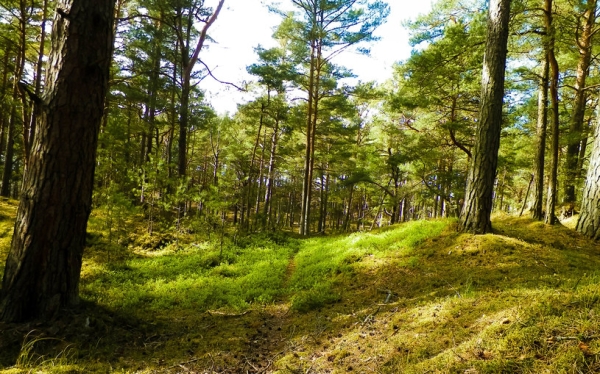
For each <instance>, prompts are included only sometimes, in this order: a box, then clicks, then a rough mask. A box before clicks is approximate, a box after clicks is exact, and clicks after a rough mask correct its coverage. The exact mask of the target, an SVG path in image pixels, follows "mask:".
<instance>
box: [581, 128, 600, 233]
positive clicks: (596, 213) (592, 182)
mask: <svg viewBox="0 0 600 374" xmlns="http://www.w3.org/2000/svg"><path fill="white" fill-rule="evenodd" d="M595 133H596V134H595V135H596V136H595V137H594V143H593V146H592V155H591V158H590V165H589V167H588V172H587V178H586V181H585V186H584V188H583V198H582V200H581V214H580V215H579V220H578V221H577V227H576V230H577V231H579V232H580V233H582V234H583V235H585V236H587V237H589V238H592V239H595V240H598V239H600V126H598V124H596V126H595Z"/></svg>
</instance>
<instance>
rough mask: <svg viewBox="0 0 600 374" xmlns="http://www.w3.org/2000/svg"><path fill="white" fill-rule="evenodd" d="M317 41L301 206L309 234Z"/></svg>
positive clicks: (312, 62) (303, 227) (312, 63)
mask: <svg viewBox="0 0 600 374" xmlns="http://www.w3.org/2000/svg"><path fill="white" fill-rule="evenodd" d="M316 48H317V46H316V41H315V40H313V41H312V42H311V53H310V71H309V77H308V107H307V109H308V112H307V115H306V148H305V155H304V178H303V180H302V204H301V207H300V235H308V234H309V232H308V231H307V228H308V225H307V221H309V212H310V193H311V190H312V188H311V187H312V186H311V185H312V179H311V174H312V170H310V165H311V155H312V148H311V147H312V139H313V138H314V137H313V136H312V132H313V121H312V118H313V116H314V113H313V102H314V101H315V85H316V83H315V79H316V78H315V76H316V74H317V72H316V70H317V69H316V64H317V61H316V60H317V59H316V56H315V54H316Z"/></svg>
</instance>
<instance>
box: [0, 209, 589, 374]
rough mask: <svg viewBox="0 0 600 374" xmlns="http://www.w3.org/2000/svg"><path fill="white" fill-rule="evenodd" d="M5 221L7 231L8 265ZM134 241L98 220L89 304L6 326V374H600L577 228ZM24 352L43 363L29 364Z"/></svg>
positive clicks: (524, 222) (426, 224)
mask: <svg viewBox="0 0 600 374" xmlns="http://www.w3.org/2000/svg"><path fill="white" fill-rule="evenodd" d="M4 204H5V205H6V203H4ZM0 208H2V212H3V213H5V212H8V211H10V212H11V214H14V209H13V208H10V209H8V208H6V207H5V206H4V205H3V206H2V207H0ZM9 215H10V214H4V215H3V216H2V217H0V254H1V255H2V256H3V257H2V260H3V258H4V256H5V255H6V252H5V249H6V245H7V243H8V242H7V239H6V238H7V237H8V234H7V232H4V231H6V230H4V229H2V227H4V226H7V227H9V226H11V224H10V219H7V218H6V216H9ZM129 225H131V226H132V228H130V230H127V231H128V232H132V233H134V234H131V235H129V238H128V239H127V240H125V241H122V243H128V244H129V248H130V249H125V248H124V247H123V246H121V245H118V244H117V243H113V244H107V239H106V237H107V235H106V230H104V229H103V228H102V227H103V226H102V219H101V216H96V217H95V218H94V219H93V220H92V222H91V226H90V228H91V231H92V232H93V235H91V237H90V242H91V243H92V244H93V245H92V247H91V248H89V249H88V251H87V253H86V259H85V265H84V270H83V274H82V296H83V299H84V300H85V302H84V303H83V305H82V306H81V307H80V308H79V309H77V310H74V311H68V312H65V313H64V314H63V315H61V316H60V317H58V318H57V319H56V320H55V321H54V322H53V323H52V324H28V325H2V324H0V367H3V366H4V367H5V371H7V372H27V371H28V368H32V367H33V368H37V369H42V370H44V371H47V372H60V371H70V372H94V371H96V372H107V371H109V372H113V371H125V372H152V371H153V370H158V371H159V372H186V371H193V370H195V371H202V370H206V371H209V372H211V371H213V372H219V373H224V372H231V373H237V372H246V371H248V372H282V373H300V372H302V373H308V372H313V373H324V372H338V373H345V372H349V371H355V372H382V373H399V372H402V373H425V372H432V373H437V372H439V373H544V372H547V373H557V372H564V373H580V372H583V373H588V372H589V373H592V372H598V371H600V362H599V360H598V357H599V356H598V354H599V353H600V332H599V331H598V329H599V328H600V327H599V326H600V305H599V304H598V301H600V277H599V276H598V272H597V271H596V269H598V267H599V265H600V257H599V256H598V246H597V244H596V243H593V242H591V241H588V240H586V239H583V238H581V237H580V236H579V235H578V234H576V233H574V232H573V231H572V230H571V229H569V228H567V227H556V228H554V227H547V226H545V225H543V224H541V223H538V222H533V221H531V220H528V219H518V218H513V217H496V218H495V220H494V225H495V230H496V232H495V233H494V234H489V235H482V236H472V235H468V234H459V233H457V232H456V230H455V222H454V221H452V220H433V221H422V222H412V223H409V224H403V225H399V226H394V227H390V228H385V229H381V230H378V231H375V232H372V233H361V234H352V235H348V236H333V237H319V238H311V239H306V240H299V239H292V238H286V237H282V236H275V237H273V236H267V235H264V236H256V237H253V238H248V239H246V240H244V243H241V245H239V246H234V245H231V244H228V245H225V247H224V248H223V252H222V253H221V252H220V248H218V247H217V246H214V245H211V244H210V243H207V242H196V241H193V238H185V239H186V240H182V241H180V242H179V245H178V246H175V245H167V246H165V247H163V248H162V249H160V250H144V249H142V248H137V247H136V244H138V243H142V242H147V241H148V238H146V237H144V236H143V235H140V234H135V233H139V232H141V231H143V228H142V227H137V228H133V227H134V226H135V225H136V224H135V220H132V221H130V222H129ZM186 242H188V243H190V244H184V243H186ZM134 248H135V250H134ZM27 333H29V336H28V337H26V336H25V335H26V334H27ZM43 339H46V340H43ZM23 341H25V342H34V344H32V346H33V349H31V350H30V351H29V353H27V352H26V351H27V350H26V349H21V353H20V354H19V347H20V346H21V345H23ZM57 357H58V358H57ZM17 358H18V359H19V360H20V361H19V362H18V364H19V365H17V366H12V367H11V365H14V364H15V360H16V359H17Z"/></svg>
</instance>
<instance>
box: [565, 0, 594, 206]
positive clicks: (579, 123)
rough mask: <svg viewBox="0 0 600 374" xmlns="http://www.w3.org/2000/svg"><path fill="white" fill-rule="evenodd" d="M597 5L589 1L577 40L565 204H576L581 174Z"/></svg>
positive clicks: (566, 166) (566, 167)
mask: <svg viewBox="0 0 600 374" xmlns="http://www.w3.org/2000/svg"><path fill="white" fill-rule="evenodd" d="M596 3H597V0H589V1H588V2H587V5H586V10H585V12H584V13H583V20H584V24H583V29H582V32H581V37H580V38H579V39H578V40H577V45H578V47H579V62H578V63H577V73H576V78H575V102H574V103H573V115H572V116H571V123H570V125H569V136H568V137H567V154H566V162H565V176H566V178H565V186H564V196H563V202H564V203H574V202H575V201H576V194H575V186H576V185H577V184H578V183H577V179H578V178H577V176H578V175H579V174H580V173H579V172H578V170H577V165H578V162H577V161H578V160H577V159H578V156H579V144H580V142H581V138H582V132H583V122H584V118H585V103H586V100H587V95H586V91H585V81H586V78H587V76H588V74H589V70H590V62H591V59H592V39H593V38H592V37H593V35H594V25H595V23H596Z"/></svg>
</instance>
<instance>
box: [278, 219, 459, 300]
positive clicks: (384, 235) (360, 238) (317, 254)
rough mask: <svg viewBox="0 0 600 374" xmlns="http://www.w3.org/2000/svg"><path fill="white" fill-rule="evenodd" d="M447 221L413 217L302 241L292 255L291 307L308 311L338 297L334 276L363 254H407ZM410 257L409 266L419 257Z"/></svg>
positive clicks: (347, 269)
mask: <svg viewBox="0 0 600 374" xmlns="http://www.w3.org/2000/svg"><path fill="white" fill-rule="evenodd" d="M449 223H450V221H448V220H435V221H414V222H409V223H406V224H404V225H401V226H395V227H393V228H388V229H386V230H381V231H380V232H375V233H355V234H351V235H348V236H336V237H331V238H314V239H308V240H305V241H303V243H302V247H301V250H300V252H299V253H298V255H297V256H296V257H295V266H296V268H295V272H294V274H293V275H292V277H291V279H290V282H289V288H290V290H291V291H292V292H294V293H295V294H294V296H293V297H292V308H293V309H296V310H299V311H308V310H311V309H316V308H319V307H322V306H323V305H325V304H328V303H331V302H335V301H338V300H339V299H340V295H339V294H338V293H337V292H336V291H335V290H334V285H335V280H336V277H340V276H342V275H346V276H351V275H352V273H353V272H354V268H355V264H357V263H359V262H360V261H361V260H362V259H363V258H364V257H365V256H374V257H376V258H384V257H392V258H393V257H402V256H409V255H410V254H412V253H413V251H414V249H415V248H416V247H417V246H418V245H419V244H421V243H422V242H423V241H424V240H426V239H428V238H432V237H435V236H437V235H439V234H440V233H441V232H442V231H443V230H444V229H445V228H447V227H448V225H449ZM418 258H419V257H418V256H417V257H411V258H409V259H408V261H407V262H406V264H407V265H409V266H412V265H414V264H415V263H416V262H417V261H418Z"/></svg>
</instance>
